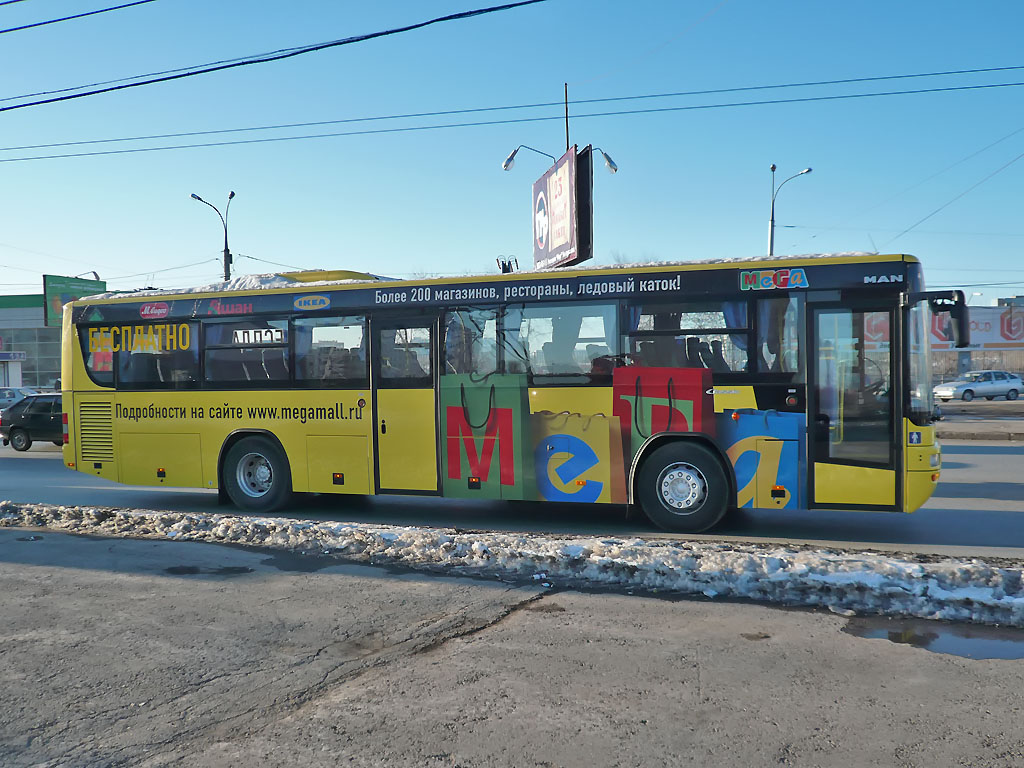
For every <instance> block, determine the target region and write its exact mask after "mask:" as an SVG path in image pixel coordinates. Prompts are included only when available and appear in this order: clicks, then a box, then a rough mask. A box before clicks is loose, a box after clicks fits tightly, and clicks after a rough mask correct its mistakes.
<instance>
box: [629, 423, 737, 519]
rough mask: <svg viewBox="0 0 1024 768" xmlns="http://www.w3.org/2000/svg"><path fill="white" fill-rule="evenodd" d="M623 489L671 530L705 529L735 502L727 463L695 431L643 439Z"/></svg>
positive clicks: (730, 465) (733, 477)
mask: <svg viewBox="0 0 1024 768" xmlns="http://www.w3.org/2000/svg"><path fill="white" fill-rule="evenodd" d="M629 489H630V501H631V502H632V503H635V504H636V505H637V506H639V507H640V509H641V510H642V511H643V512H644V514H645V515H647V517H648V518H650V520H651V522H653V523H654V524H655V525H657V526H659V527H661V528H664V529H665V530H669V531H673V532H677V533H698V532H700V531H704V530H707V529H708V528H711V527H712V526H714V525H716V524H717V523H718V522H719V521H720V520H721V519H722V517H724V515H725V514H726V512H728V511H729V510H730V509H732V508H733V507H735V506H736V477H735V475H734V473H733V468H732V463H731V462H730V461H729V460H728V459H727V458H726V456H725V455H724V454H723V453H722V451H721V449H720V448H719V447H718V445H717V444H715V443H714V441H712V440H711V439H709V438H708V437H707V436H706V435H701V434H687V433H682V434H662V435H655V436H652V437H651V438H650V439H648V441H647V442H646V443H644V444H643V445H642V446H641V447H640V450H639V451H637V455H636V458H635V459H634V460H633V465H632V468H631V471H630V484H629Z"/></svg>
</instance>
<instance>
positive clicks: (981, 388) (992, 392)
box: [932, 371, 1024, 403]
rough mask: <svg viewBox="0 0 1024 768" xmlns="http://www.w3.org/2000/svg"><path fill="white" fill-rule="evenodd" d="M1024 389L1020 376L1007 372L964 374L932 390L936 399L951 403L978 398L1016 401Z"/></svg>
mask: <svg viewBox="0 0 1024 768" xmlns="http://www.w3.org/2000/svg"><path fill="white" fill-rule="evenodd" d="M1022 389H1024V382H1022V381H1021V378H1020V376H1018V375H1017V374H1015V373H1008V372H1007V371H968V372H967V373H965V374H962V375H961V376H960V377H959V378H958V379H957V380H956V381H947V382H944V383H942V384H937V385H936V386H934V387H933V388H932V394H934V395H935V397H936V399H938V400H942V401H943V402H949V401H950V400H952V399H954V398H956V399H957V400H963V401H964V402H968V403H969V402H970V401H971V400H973V399H974V398H976V397H984V398H985V399H986V400H992V399H993V398H996V397H1005V398H1006V399H1007V400H1016V399H1017V395H1019V394H1020V393H1021V390H1022Z"/></svg>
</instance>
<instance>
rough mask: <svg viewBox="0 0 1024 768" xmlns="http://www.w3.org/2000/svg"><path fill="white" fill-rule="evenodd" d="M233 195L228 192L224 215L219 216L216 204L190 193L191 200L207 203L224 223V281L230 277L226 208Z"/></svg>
mask: <svg viewBox="0 0 1024 768" xmlns="http://www.w3.org/2000/svg"><path fill="white" fill-rule="evenodd" d="M234 197H235V193H234V192H229V193H228V204H227V205H225V206H224V215H223V216H221V215H220V211H218V210H217V206H215V205H214V204H213V203H207V202H206V201H205V200H203V198H201V197H200V196H199V195H197V194H196V193H195V192H193V193H192V199H193V200H198V201H199V202H200V203H203V204H204V205H208V206H210V207H211V208H213V210H215V211H217V216H219V217H220V223H221V224H223V225H224V282H227V281H228V280H230V279H231V251H229V250H228V209H229V208H231V201H232V200H233V199H234Z"/></svg>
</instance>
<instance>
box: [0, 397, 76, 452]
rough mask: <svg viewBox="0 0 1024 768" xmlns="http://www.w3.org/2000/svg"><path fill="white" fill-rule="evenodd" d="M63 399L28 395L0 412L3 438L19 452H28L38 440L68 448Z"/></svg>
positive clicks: (4, 442) (1, 436)
mask: <svg viewBox="0 0 1024 768" xmlns="http://www.w3.org/2000/svg"><path fill="white" fill-rule="evenodd" d="M62 414H63V408H62V406H61V398H60V395H53V394H36V395H28V396H26V397H25V398H23V399H22V400H19V401H18V402H16V403H15V404H14V405H12V406H10V407H9V408H5V409H4V410H3V411H0V438H3V444H4V445H7V444H8V443H10V445H11V447H12V448H13V449H14V450H16V451H27V450H28V449H29V448H31V447H32V442H33V441H34V440H48V441H50V442H52V443H53V444H54V445H64V419H63V418H62Z"/></svg>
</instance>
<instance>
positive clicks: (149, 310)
mask: <svg viewBox="0 0 1024 768" xmlns="http://www.w3.org/2000/svg"><path fill="white" fill-rule="evenodd" d="M170 312H171V307H170V305H169V304H168V303H167V302H166V301H153V302H150V303H149V304H143V305H142V306H141V307H139V317H141V318H142V319H143V320H159V319H160V318H162V317H167V315H169V314H170Z"/></svg>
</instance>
